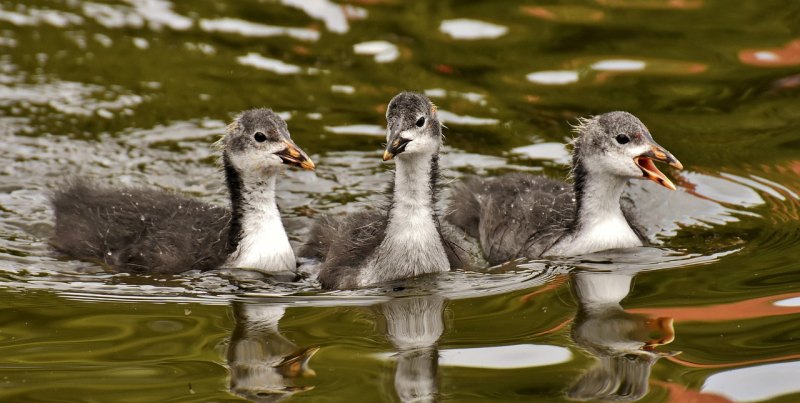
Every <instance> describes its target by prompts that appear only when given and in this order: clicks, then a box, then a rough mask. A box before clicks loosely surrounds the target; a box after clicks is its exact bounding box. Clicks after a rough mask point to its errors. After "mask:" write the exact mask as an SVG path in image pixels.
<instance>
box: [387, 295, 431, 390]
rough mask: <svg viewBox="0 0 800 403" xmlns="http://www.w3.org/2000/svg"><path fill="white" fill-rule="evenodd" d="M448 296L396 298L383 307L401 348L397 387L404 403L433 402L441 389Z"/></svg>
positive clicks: (393, 337) (389, 333) (392, 337)
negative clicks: (440, 342) (441, 346)
mask: <svg viewBox="0 0 800 403" xmlns="http://www.w3.org/2000/svg"><path fill="white" fill-rule="evenodd" d="M444 307H445V299H444V298H443V297H441V296H439V295H427V296H419V297H408V298H396V299H392V300H391V301H388V302H386V303H384V304H382V305H381V306H380V310H381V312H382V313H383V315H384V317H385V318H386V335H387V337H388V338H389V340H390V341H391V342H392V345H394V347H395V348H396V349H397V355H396V357H397V368H396V369H395V374H394V387H395V391H396V392H397V396H398V397H399V398H400V401H402V402H410V401H414V402H433V401H436V400H437V395H438V391H439V379H438V370H439V349H438V347H437V345H436V343H437V341H438V340H439V337H441V336H442V333H444V320H443V318H442V314H443V313H444Z"/></svg>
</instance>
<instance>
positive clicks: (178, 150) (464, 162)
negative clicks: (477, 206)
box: [0, 0, 800, 402]
mask: <svg viewBox="0 0 800 403" xmlns="http://www.w3.org/2000/svg"><path fill="white" fill-rule="evenodd" d="M406 3H407V2H401V1H394V0H385V1H348V2H341V3H335V2H331V1H328V0H319V1H308V2H304V1H294V0H282V1H206V0H198V1H192V2H177V1H168V0H127V1H119V2H113V1H88V2H79V1H46V0H26V1H21V2H16V1H0V49H2V52H0V133H2V141H3V147H2V150H3V152H2V153H0V301H2V302H0V307H1V308H2V309H0V323H2V326H1V327H0V356H2V357H3V358H2V359H0V382H2V385H3V387H2V388H0V399H2V400H8V401H41V400H46V401H50V400H66V401H210V400H214V401H241V400H242V399H251V400H259V399H260V400H264V401H273V400H277V399H280V398H284V399H285V401H326V402H327V401H378V400H387V401H404V400H414V399H420V400H422V401H425V400H426V399H429V398H436V399H439V400H450V401H459V402H462V401H463V402H471V401H475V402H477V401H480V402H486V401H497V402H507V401H541V402H552V401H570V400H576V399H577V400H619V399H623V400H639V401H643V402H680V401H692V399H695V400H694V401H719V402H725V401H785V402H793V401H798V400H800V386H798V383H797V382H796V379H798V378H800V344H799V343H798V338H800V326H798V323H800V321H798V319H800V287H798V286H799V285H800V263H798V261H800V224H798V222H800V202H799V201H798V199H799V198H800V197H799V196H798V194H800V179H799V178H800V131H798V127H799V126H800V89H799V88H800V30H798V27H800V5H795V4H793V3H791V2H785V1H745V2H738V3H737V4H736V6H735V7H732V6H731V3H730V2H728V1H722V0H717V1H711V0H681V1H672V0H647V1H625V0H596V1H562V2H544V1H510V2H509V1H505V2H482V3H481V2H469V3H463V2H450V1H436V2H432V1H431V2H413V3H409V4H406ZM401 90H415V91H420V92H424V93H426V94H427V95H428V96H429V97H431V98H432V99H433V100H434V102H436V104H437V105H438V106H439V110H440V114H441V116H442V118H443V120H444V121H445V124H446V125H447V127H448V129H446V131H445V135H446V136H447V140H446V142H447V146H446V148H445V150H444V155H443V157H442V163H443V166H444V167H445V168H446V170H445V172H444V174H445V175H446V177H447V178H448V180H457V179H458V178H459V177H461V176H463V175H466V174H480V175H487V176H491V175H498V174H501V173H504V172H508V171H526V172H532V173H540V174H546V175H551V176H553V177H565V176H566V173H567V171H568V168H567V166H566V165H565V164H566V163H567V161H568V152H567V150H566V149H565V148H564V147H563V146H562V144H564V143H566V142H567V141H568V140H569V139H570V138H571V131H570V123H574V122H575V119H576V118H577V117H580V116H587V115H591V114H597V113H602V112H607V111H611V110H627V111H630V112H632V113H634V114H636V115H637V116H639V117H640V118H641V119H642V121H643V122H645V124H646V125H647V126H648V127H649V128H650V130H651V132H652V133H653V135H654V137H655V138H656V140H657V141H658V142H659V143H660V144H662V145H663V146H665V147H666V148H667V149H669V150H670V151H671V152H672V153H673V154H675V155H676V156H677V157H678V158H679V159H680V160H681V162H682V163H683V164H684V166H686V169H685V170H684V171H680V172H679V171H674V170H669V171H666V172H667V174H668V175H669V176H670V177H672V178H674V179H675V183H676V184H677V185H678V187H679V189H678V191H675V192H669V191H667V190H665V189H663V188H660V187H658V186H657V185H655V184H653V183H649V182H648V183H644V182H640V181H636V182H635V183H632V184H631V186H630V188H629V189H628V195H629V197H631V199H632V200H634V201H635V202H636V207H637V211H638V212H639V214H640V215H641V216H642V217H643V218H644V219H645V223H646V224H647V227H648V235H649V236H650V237H651V238H652V239H653V241H654V242H655V243H656V247H654V248H642V249H637V250H629V251H615V252H609V253H601V254H598V255H595V256H589V257H584V258H580V259H566V260H561V261H536V262H518V263H516V264H511V265H506V266H503V267H501V268H497V269H496V270H493V271H491V272H490V273H469V272H454V273H446V274H443V275H441V276H433V277H425V278H420V279H416V280H413V281H409V282H407V283H404V284H402V290H401V291H397V290H394V289H393V288H396V287H386V288H376V289H368V290H361V291H358V292H336V293H320V292H319V291H317V290H316V286H315V284H314V283H313V281H311V280H307V281H304V282H301V283H299V284H272V283H270V282H268V281H265V280H260V279H251V280H245V281H242V280H237V281H234V280H232V279H231V277H230V276H229V275H226V274H225V273H218V272H210V273H188V274H185V275H182V276H175V277H151V276H131V275H121V274H113V273H109V272H106V271H104V270H103V268H101V267H98V266H96V265H93V264H91V263H85V262H76V261H69V260H66V259H64V258H63V257H60V256H59V255H58V254H56V253H54V252H53V251H52V250H51V249H50V248H49V247H48V244H47V238H48V236H49V235H50V234H51V232H52V229H53V225H52V211H51V210H50V207H49V206H48V203H47V195H48V193H49V192H50V191H51V189H53V188H54V186H56V185H57V184H58V183H59V182H60V181H62V180H63V179H64V178H65V177H67V176H70V175H78V176H85V177H91V178H94V179H96V180H97V181H98V182H101V183H107V184H115V185H122V184H125V185H147V186H153V187H159V188H165V189H179V190H180V191H183V192H186V193H188V194H191V195H193V196H195V197H198V198H200V199H202V200H205V201H207V202H211V203H220V204H222V203H225V196H224V193H223V187H222V182H221V177H220V175H219V172H218V168H217V165H216V162H217V161H216V155H215V152H214V149H213V148H212V147H211V143H212V142H213V141H215V140H216V139H218V138H219V136H220V134H221V133H222V131H223V129H224V126H225V124H226V122H227V121H228V120H229V119H231V117H232V116H233V115H235V114H236V113H237V112H238V111H240V110H243V109H246V108H252V107H258V106H268V107H271V108H273V109H275V110H276V111H279V112H281V114H282V116H284V117H285V118H286V119H288V122H289V128H290V130H291V132H292V135H293V138H294V139H295V141H296V142H297V143H298V144H299V145H300V146H301V147H303V149H304V150H306V151H307V152H308V153H309V154H310V155H311V157H312V158H313V159H314V161H315V162H316V163H317V166H318V170H317V171H316V172H300V171H295V170H292V171H288V172H287V173H286V175H285V177H284V178H282V180H281V182H280V185H279V187H280V195H279V196H280V205H281V207H282V211H283V212H284V215H285V220H284V221H285V223H286V226H287V229H288V232H289V233H290V236H291V238H292V241H293V242H294V243H295V245H298V244H299V243H300V242H302V241H303V240H304V239H305V236H306V233H307V231H308V228H309V226H310V225H311V223H312V220H313V218H314V216H317V215H319V214H322V213H342V212H346V211H355V210H358V209H364V208H370V206H372V205H374V203H375V201H376V200H380V198H381V196H380V194H379V190H380V189H383V188H384V186H386V184H387V181H388V180H389V178H390V175H389V174H388V172H387V171H388V170H389V169H391V165H390V164H384V163H382V162H381V161H380V155H381V142H382V141H383V136H384V131H383V124H384V118H383V112H384V110H385V104H386V103H387V102H388V100H389V99H390V98H391V97H392V96H393V95H394V94H395V93H397V92H398V91H401ZM446 182H447V181H446ZM304 360H307V361H306V362H304Z"/></svg>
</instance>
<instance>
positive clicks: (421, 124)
mask: <svg viewBox="0 0 800 403" xmlns="http://www.w3.org/2000/svg"><path fill="white" fill-rule="evenodd" d="M422 126H425V116H423V117H421V118H419V119H418V120H417V127H422Z"/></svg>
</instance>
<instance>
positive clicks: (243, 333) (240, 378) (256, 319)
mask: <svg viewBox="0 0 800 403" xmlns="http://www.w3.org/2000/svg"><path fill="white" fill-rule="evenodd" d="M285 309H286V308H285V307H284V306H282V305H278V304H245V303H241V302H234V303H233V314H234V317H235V320H236V328H235V329H234V330H233V334H232V335H231V341H230V345H229V346H228V365H229V366H230V371H231V392H232V393H234V394H236V395H238V396H241V397H244V398H246V399H250V400H253V401H258V402H274V401H278V400H281V399H283V398H285V397H287V396H290V395H293V394H294V393H297V392H302V391H305V390H309V389H312V388H313V387H311V386H295V385H294V384H293V380H294V379H295V378H298V377H304V376H313V375H315V374H314V371H313V370H312V369H311V368H309V367H308V360H309V359H311V356H313V355H314V353H316V352H317V351H318V350H319V348H318V347H316V346H314V347H308V348H298V347H297V346H296V345H295V344H294V343H292V342H291V341H290V340H289V339H287V338H286V337H284V336H283V335H282V334H281V332H280V330H279V329H278V321H280V319H281V318H282V317H283V314H284V312H285Z"/></svg>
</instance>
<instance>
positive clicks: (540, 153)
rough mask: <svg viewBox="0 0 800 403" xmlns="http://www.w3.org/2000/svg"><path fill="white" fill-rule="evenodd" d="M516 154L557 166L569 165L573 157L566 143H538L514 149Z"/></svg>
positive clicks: (512, 150) (513, 151)
mask: <svg viewBox="0 0 800 403" xmlns="http://www.w3.org/2000/svg"><path fill="white" fill-rule="evenodd" d="M511 152H512V153H514V154H521V155H524V156H526V157H528V158H531V159H535V160H549V161H553V162H555V163H557V164H564V165H566V164H569V162H570V161H572V155H571V154H570V153H569V151H568V150H567V147H566V145H565V144H564V143H537V144H531V145H529V146H522V147H516V148H512V149H511Z"/></svg>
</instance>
